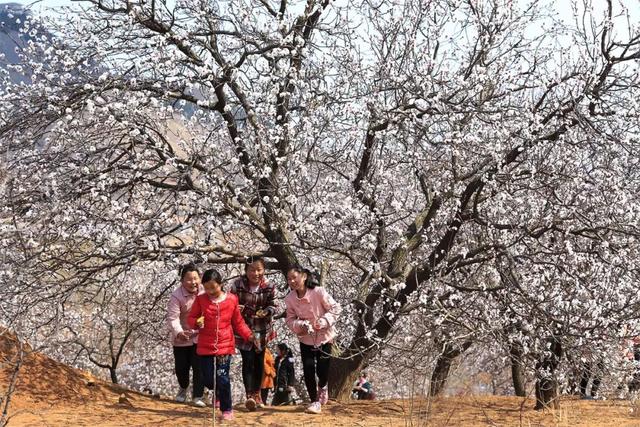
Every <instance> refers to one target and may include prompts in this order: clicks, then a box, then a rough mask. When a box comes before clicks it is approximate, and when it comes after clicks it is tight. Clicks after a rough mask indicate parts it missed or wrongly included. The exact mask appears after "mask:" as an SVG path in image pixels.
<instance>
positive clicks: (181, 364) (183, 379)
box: [173, 344, 204, 397]
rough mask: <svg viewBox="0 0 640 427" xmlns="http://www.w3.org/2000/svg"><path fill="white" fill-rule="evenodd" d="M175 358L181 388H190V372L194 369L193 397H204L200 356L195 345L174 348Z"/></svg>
mask: <svg viewBox="0 0 640 427" xmlns="http://www.w3.org/2000/svg"><path fill="white" fill-rule="evenodd" d="M173 358H174V360H175V368H176V377H177V378H178V384H180V387H181V388H187V387H189V370H190V369H193V389H192V392H191V393H192V397H202V395H203V394H204V385H203V384H202V373H201V372H200V361H199V356H198V355H197V354H196V346H195V344H194V345H190V346H188V347H173Z"/></svg>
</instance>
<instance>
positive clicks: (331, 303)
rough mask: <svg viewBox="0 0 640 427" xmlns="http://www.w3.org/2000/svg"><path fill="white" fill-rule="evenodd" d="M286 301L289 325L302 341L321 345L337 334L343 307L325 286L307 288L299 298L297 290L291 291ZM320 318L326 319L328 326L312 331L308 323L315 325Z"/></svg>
mask: <svg viewBox="0 0 640 427" xmlns="http://www.w3.org/2000/svg"><path fill="white" fill-rule="evenodd" d="M284 303H285V304H286V306H287V319H286V321H287V326H288V327H289V329H291V331H292V332H293V333H294V334H296V335H297V336H298V339H299V340H300V342H301V343H303V344H307V345H312V346H319V345H321V344H324V343H327V342H331V341H332V340H333V338H334V337H335V335H336V332H335V329H334V325H335V323H336V320H338V316H339V315H340V312H341V311H342V308H341V307H340V304H338V303H337V302H336V301H335V300H334V299H333V297H331V295H329V294H328V293H327V291H326V290H325V289H324V288H323V287H320V286H318V287H315V288H313V289H307V292H306V293H305V294H304V297H302V298H298V294H297V293H296V291H291V292H289V294H287V296H286V297H285V298H284ZM318 319H324V320H325V321H326V325H327V326H326V327H325V328H323V329H320V330H318V331H310V330H309V328H308V327H307V326H306V325H313V324H314V322H315V321H316V320H318Z"/></svg>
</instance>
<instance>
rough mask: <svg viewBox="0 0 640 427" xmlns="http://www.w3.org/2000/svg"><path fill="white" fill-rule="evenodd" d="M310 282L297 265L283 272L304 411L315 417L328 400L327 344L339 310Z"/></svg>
mask: <svg viewBox="0 0 640 427" xmlns="http://www.w3.org/2000/svg"><path fill="white" fill-rule="evenodd" d="M313 279H314V278H313V275H312V273H311V272H310V271H309V270H307V269H305V268H302V267H300V266H294V267H291V268H290V269H289V270H288V271H287V282H288V283H289V287H290V288H291V292H289V294H288V295H287V296H286V297H285V299H284V302H285V304H286V306H287V326H288V327H289V329H291V331H293V333H294V334H296V335H297V336H298V339H299V340H300V355H301V357H302V371H303V373H304V382H305V385H306V387H307V391H308V392H309V398H310V399H311V405H309V407H308V408H307V411H308V412H311V413H314V414H319V413H320V409H321V405H324V404H326V403H327V401H328V400H329V395H328V390H327V383H328V380H329V364H330V362H331V344H332V342H333V338H334V337H335V329H334V324H335V323H336V320H337V318H338V316H339V315H340V311H341V308H340V305H339V304H338V303H337V302H336V301H335V300H334V299H333V298H332V297H331V295H329V294H328V293H327V291H326V290H325V289H324V288H322V287H318V286H317V283H316V282H315V280H313ZM316 377H317V379H316Z"/></svg>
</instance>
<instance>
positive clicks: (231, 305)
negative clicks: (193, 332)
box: [187, 270, 259, 420]
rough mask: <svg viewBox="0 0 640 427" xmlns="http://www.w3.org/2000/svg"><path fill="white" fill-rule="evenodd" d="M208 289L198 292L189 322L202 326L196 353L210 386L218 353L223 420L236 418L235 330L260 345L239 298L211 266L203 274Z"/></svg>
mask: <svg viewBox="0 0 640 427" xmlns="http://www.w3.org/2000/svg"><path fill="white" fill-rule="evenodd" d="M202 284H203V286H204V290H205V293H204V294H201V295H198V296H197V297H196V300H195V301H194V302H193V306H192V307H191V311H190V312H189V317H188V319H187V324H188V325H189V326H190V327H191V328H195V327H198V328H200V333H199V335H198V345H197V347H196V353H197V354H198V356H200V361H201V364H202V379H203V382H204V385H205V386H206V387H207V388H209V389H210V390H212V389H213V384H214V381H213V380H214V379H213V375H214V372H213V370H214V357H215V358H216V360H215V362H216V363H215V364H216V372H215V375H216V378H215V391H216V397H217V398H218V399H219V400H220V411H222V416H221V419H222V420H232V419H233V409H232V406H231V405H232V404H231V382H230V380H229V365H230V362H231V356H232V355H233V354H234V353H235V339H234V337H233V334H234V332H235V333H236V334H238V335H239V336H240V337H242V338H243V339H244V340H246V341H253V342H255V343H256V346H258V345H259V342H257V341H258V340H256V339H255V337H254V336H253V334H252V333H251V329H249V327H248V326H247V324H246V323H245V322H244V320H243V319H242V315H241V314H240V309H239V308H238V298H237V297H236V296H235V295H234V294H232V293H227V292H224V289H223V287H222V277H221V276H220V273H218V272H217V271H216V270H207V271H205V272H204V274H203V275H202Z"/></svg>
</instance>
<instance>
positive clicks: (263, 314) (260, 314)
mask: <svg viewBox="0 0 640 427" xmlns="http://www.w3.org/2000/svg"><path fill="white" fill-rule="evenodd" d="M268 315H269V312H268V311H267V310H263V309H260V310H258V311H256V317H257V318H259V319H262V318H263V317H267V316H268Z"/></svg>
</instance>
